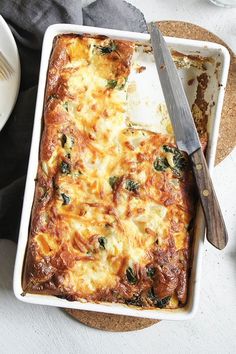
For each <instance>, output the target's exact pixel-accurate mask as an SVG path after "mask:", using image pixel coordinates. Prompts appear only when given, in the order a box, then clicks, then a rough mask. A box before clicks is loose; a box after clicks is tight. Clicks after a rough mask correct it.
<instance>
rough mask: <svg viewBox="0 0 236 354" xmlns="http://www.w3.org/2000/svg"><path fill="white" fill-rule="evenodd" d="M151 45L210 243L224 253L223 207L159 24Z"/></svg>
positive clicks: (152, 32)
mask: <svg viewBox="0 0 236 354" xmlns="http://www.w3.org/2000/svg"><path fill="white" fill-rule="evenodd" d="M150 35H151V44H152V48H153V53H154V58H155V62H156V67H157V71H158V74H159V78H160V82H161V86H162V90H163V94H164V97H165V101H166V105H167V109H168V112H169V116H170V119H171V122H172V126H173V129H174V133H175V139H176V144H177V146H178V148H179V149H180V150H183V151H185V152H186V153H187V154H188V155H189V158H190V160H191V162H192V169H193V173H194V176H195V180H196V184H197V187H198V193H199V198H200V202H201V206H202V209H203V212H204V216H205V222H206V229H207V232H206V236H207V240H208V241H209V242H210V243H211V244H212V245H213V246H215V247H216V248H218V249H220V250H222V249H223V248H224V247H225V246H226V244H227V242H228V235H227V230H226V227H225V223H224V219H223V216H222V213H221V210H220V206H219V203H218V200H217V197H216V194H215V191H214V187H213V184H212V180H211V177H210V175H209V171H208V167H207V164H206V160H205V157H204V154H203V151H202V147H201V143H200V140H199V137H198V133H197V130H196V127H195V124H194V120H193V117H192V113H191V110H190V107H189V103H188V101H187V97H186V95H185V92H184V88H183V86H182V82H181V80H180V78H179V75H178V72H177V69H176V67H175V64H174V62H173V59H172V57H171V54H170V51H169V49H168V48H167V45H166V42H165V40H164V38H163V36H162V34H161V32H160V30H159V29H158V28H157V26H156V25H155V23H151V27H150Z"/></svg>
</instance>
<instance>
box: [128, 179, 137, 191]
mask: <svg viewBox="0 0 236 354" xmlns="http://www.w3.org/2000/svg"><path fill="white" fill-rule="evenodd" d="M125 188H126V189H127V190H128V191H130V192H137V190H138V189H139V183H138V182H135V181H133V180H132V179H127V180H126V182H125Z"/></svg>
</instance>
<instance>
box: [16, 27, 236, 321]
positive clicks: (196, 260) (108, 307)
mask: <svg viewBox="0 0 236 354" xmlns="http://www.w3.org/2000/svg"><path fill="white" fill-rule="evenodd" d="M62 33H78V34H81V33H88V34H99V35H106V36H109V37H110V38H116V39H125V40H130V41H135V42H136V41H138V42H143V43H147V42H148V41H149V40H150V36H149V34H143V33H134V32H126V31H118V30H110V29H103V28H95V27H85V26H78V25H68V24H56V25H52V26H50V27H49V28H48V29H47V31H46V33H45V36H44V41H43V48H42V58H41V67H40V76H39V86H38V95H37V102H36V110H35V120H34V128H33V136H32V143H31V151H30V158H29V165H28V173H27V180H26V187H25V194H24V202H23V209H22V216H21V224H20V231H19V241H18V248H17V255H16V262H15V270H14V284H13V286H14V293H15V296H16V297H17V298H18V299H19V300H21V301H24V302H28V303H34V304H42V305H50V306H57V307H65V308H74V309H81V310H89V311H98V312H106V313H114V314H121V315H127V316H137V317H146V318H153V319H160V320H164V319H166V320H185V319H189V318H191V317H193V315H194V314H195V312H196V309H197V305H198V302H199V293H200V279H201V260H202V247H203V241H204V220H203V216H202V212H201V209H200V208H199V210H198V213H197V216H196V227H195V241H194V246H193V248H194V249H193V264H192V271H191V277H190V285H189V296H188V303H187V305H186V306H185V307H183V308H181V309H176V310H167V309H166V310H165V309H164V310H161V309H155V310H140V309H136V308H131V307H128V306H126V305H122V304H112V303H111V304H108V303H101V304H95V303H86V302H79V301H74V302H70V301H67V300H64V299H59V298H57V297H55V296H46V295H32V294H26V295H25V296H23V295H22V292H23V290H22V284H21V282H22V270H23V264H24V256H25V250H26V246H27V240H28V230H29V223H30V215H31V208H32V203H33V198H34V189H35V182H34V179H35V177H36V174H37V166H38V156H39V146H40V137H41V124H42V114H43V102H44V92H45V85H46V79H47V69H48V63H49V58H50V54H51V50H52V45H53V39H54V37H55V36H56V35H58V34H62ZM166 41H167V43H168V46H169V47H170V49H171V50H177V51H179V52H182V53H185V54H191V55H201V56H206V57H211V58H213V59H214V63H215V64H214V65H215V66H214V65H213V64H212V65H209V67H208V68H207V74H208V75H210V76H211V81H210V85H209V87H208V89H207V91H206V96H207V97H208V100H209V102H211V104H209V112H208V113H209V120H208V132H209V144H208V151H207V162H208V166H209V169H210V172H212V169H213V166H214V159H215V153H216V144H217V136H218V131H219V124H220V116H221V110H222V106H223V98H224V91H225V86H226V82H227V75H228V69H229V62H230V56H229V53H228V51H227V49H226V48H224V47H223V46H221V45H218V44H215V43H209V42H200V41H193V40H186V39H178V38H170V37H169V38H168V37H167V38H166ZM137 60H139V64H141V65H142V64H143V63H142V60H145V58H144V59H142V58H141V57H140V58H138V59H137ZM149 61H150V60H149ZM217 62H218V63H220V64H216V63H217ZM144 64H145V65H146V66H147V70H145V74H144V76H135V75H134V73H132V72H131V75H130V77H131V80H136V86H137V93H136V94H137V95H138V96H140V95H141V99H139V100H136V101H135V102H131V105H130V111H131V112H130V114H131V115H132V119H134V116H135V118H136V119H137V123H140V117H139V116H140V114H139V112H142V113H146V114H145V115H146V116H149V115H151V114H152V113H153V102H154V103H155V104H161V105H163V103H164V98H163V94H162V90H161V86H160V83H159V79H158V75H157V72H156V68H155V63H154V60H151V61H150V62H149V63H144ZM216 68H217V70H216ZM194 70H195V71H194ZM197 70H199V69H193V68H190V69H189V70H180V72H179V73H180V76H181V79H182V81H183V85H184V87H185V89H186V93H187V96H188V99H189V102H190V104H192V103H193V100H194V96H195V91H194V90H196V87H194V85H191V87H190V86H189V85H188V84H187V83H188V80H189V79H191V78H192V76H193V75H195V76H196V75H198V71H197ZM145 75H146V76H145ZM139 81H140V82H139ZM131 101H132V100H131ZM213 101H214V103H213ZM132 105H133V106H132ZM132 107H133V108H132ZM135 107H136V108H135ZM137 107H138V110H139V112H138V110H137ZM132 110H134V111H135V112H133V113H132ZM142 115H143V114H142ZM146 123H148V124H149V123H150V122H146ZM150 129H153V130H156V129H155V126H154V127H153V126H152V127H151V128H150ZM157 130H158V129H157Z"/></svg>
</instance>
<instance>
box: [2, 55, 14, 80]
mask: <svg viewBox="0 0 236 354" xmlns="http://www.w3.org/2000/svg"><path fill="white" fill-rule="evenodd" d="M12 74H14V69H13V67H12V66H11V64H10V63H9V61H8V60H7V58H6V57H5V55H4V54H3V53H2V52H1V51H0V80H8V79H9V78H10V77H11V75H12Z"/></svg>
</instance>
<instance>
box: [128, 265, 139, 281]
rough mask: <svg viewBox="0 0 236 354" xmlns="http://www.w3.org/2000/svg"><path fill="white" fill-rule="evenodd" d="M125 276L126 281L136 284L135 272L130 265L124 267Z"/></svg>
mask: <svg viewBox="0 0 236 354" xmlns="http://www.w3.org/2000/svg"><path fill="white" fill-rule="evenodd" d="M126 277H127V279H128V282H129V283H130V284H133V285H134V284H136V283H137V277H136V274H135V273H134V271H133V269H132V268H131V267H129V268H127V269H126Z"/></svg>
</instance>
